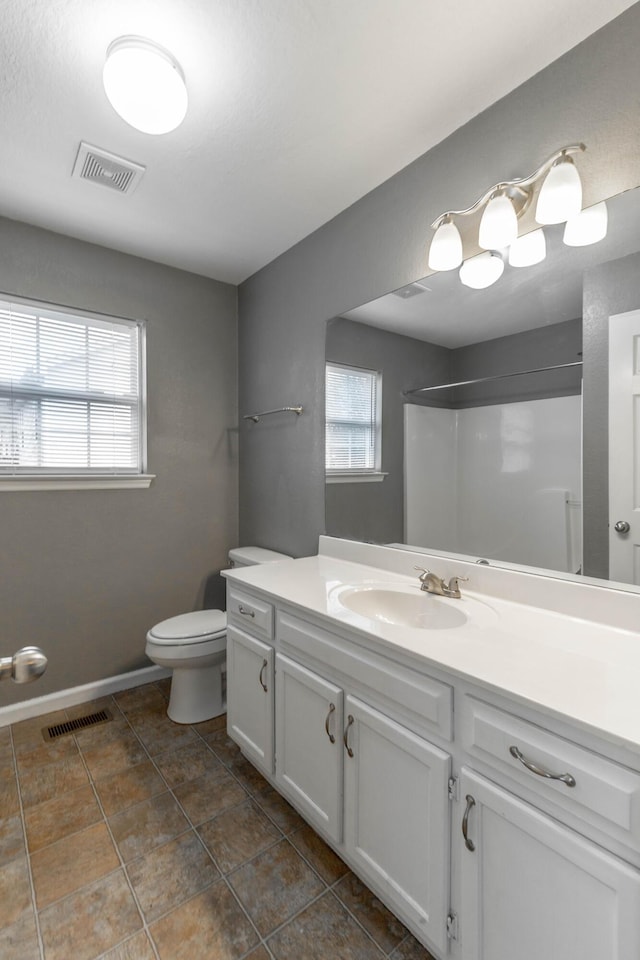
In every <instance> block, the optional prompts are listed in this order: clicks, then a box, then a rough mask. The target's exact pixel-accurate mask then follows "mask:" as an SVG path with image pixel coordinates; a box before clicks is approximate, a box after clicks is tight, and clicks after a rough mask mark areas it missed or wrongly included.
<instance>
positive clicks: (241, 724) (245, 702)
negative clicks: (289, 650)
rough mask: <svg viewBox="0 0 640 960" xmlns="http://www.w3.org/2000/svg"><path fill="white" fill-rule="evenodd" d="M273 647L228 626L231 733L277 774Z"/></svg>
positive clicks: (262, 765)
mask: <svg viewBox="0 0 640 960" xmlns="http://www.w3.org/2000/svg"><path fill="white" fill-rule="evenodd" d="M273 659H274V657H273V647H270V646H268V645H267V644H266V643H262V641H261V640H256V639H255V637H250V636H249V634H247V633H244V631H243V630H238V628H237V627H233V626H229V627H227V732H228V734H229V736H230V737H231V738H232V740H235V742H236V743H237V744H238V746H239V747H240V749H241V750H242V752H243V753H244V754H246V756H247V757H248V758H249V759H250V760H251V761H252V762H253V763H255V764H256V766H258V767H260V768H261V769H262V770H264V771H265V772H266V773H269V774H271V773H273V704H274V699H273Z"/></svg>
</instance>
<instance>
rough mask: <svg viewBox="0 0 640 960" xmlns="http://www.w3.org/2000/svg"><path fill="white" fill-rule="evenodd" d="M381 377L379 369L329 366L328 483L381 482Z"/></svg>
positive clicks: (327, 413)
mask: <svg viewBox="0 0 640 960" xmlns="http://www.w3.org/2000/svg"><path fill="white" fill-rule="evenodd" d="M381 393H382V377H381V375H380V374H379V373H378V372H377V371H376V370H363V369H360V368H358V367H346V366H342V365H341V364H340V365H339V364H335V363H328V364H327V365H326V414H325V421H326V442H325V451H326V459H325V467H326V474H327V481H328V482H329V483H331V482H334V483H340V482H345V481H349V480H381V479H382V478H383V476H384V474H382V473H381V472H380V465H381V431H380V419H381Z"/></svg>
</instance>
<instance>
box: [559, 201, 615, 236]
mask: <svg viewBox="0 0 640 960" xmlns="http://www.w3.org/2000/svg"><path fill="white" fill-rule="evenodd" d="M607 222H608V214H607V205H606V203H605V202H604V200H603V201H602V203H596V204H594V206H593V207H587V208H586V210H581V211H580V213H579V214H578V216H577V217H572V218H571V220H567V223H566V225H565V228H564V236H563V238H562V239H563V240H564V242H565V243H566V245H567V246H568V247H587V246H588V245H589V244H590V243H598V241H599V240H604V238H605V237H606V235H607Z"/></svg>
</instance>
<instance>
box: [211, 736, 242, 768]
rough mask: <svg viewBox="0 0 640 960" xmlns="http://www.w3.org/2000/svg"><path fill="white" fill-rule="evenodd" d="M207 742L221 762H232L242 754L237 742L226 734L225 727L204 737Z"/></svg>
mask: <svg viewBox="0 0 640 960" xmlns="http://www.w3.org/2000/svg"><path fill="white" fill-rule="evenodd" d="M205 739H206V741H207V743H208V744H209V746H210V747H211V749H212V750H213V752H214V753H215V754H216V756H217V757H220V759H221V760H222V762H223V763H232V762H233V761H234V760H237V759H238V757H240V756H242V754H241V753H240V747H239V746H238V744H237V743H234V741H233V740H232V739H231V737H228V736H227V732H226V729H223V730H217V731H216V732H215V733H213V734H211V736H208V737H205Z"/></svg>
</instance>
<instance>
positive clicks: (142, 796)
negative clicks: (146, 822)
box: [95, 760, 167, 817]
mask: <svg viewBox="0 0 640 960" xmlns="http://www.w3.org/2000/svg"><path fill="white" fill-rule="evenodd" d="M95 787H96V790H97V791H98V796H99V797H100V802H101V803H102V806H103V807H104V812H105V814H106V816H107V817H112V816H113V815H114V814H116V813H120V811H121V810H126V809H127V807H132V806H134V805H135V804H136V803H140V802H141V801H142V800H147V799H148V798H149V797H154V796H156V794H159V793H165V792H166V789H167V786H166V784H165V782H164V780H163V779H162V777H161V776H160V774H159V773H158V771H157V770H156V768H155V767H154V765H153V764H152V763H151V761H150V760H146V761H144V762H143V763H138V764H137V765H136V766H135V767H129V768H128V769H127V770H122V771H121V772H120V773H114V774H113V775H112V776H110V777H106V778H105V779H104V780H103V779H99V780H96V781H95Z"/></svg>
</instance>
